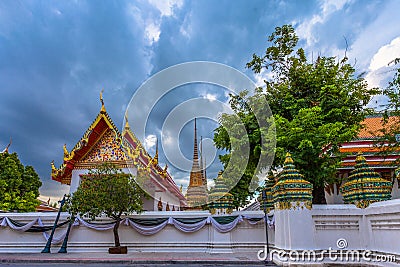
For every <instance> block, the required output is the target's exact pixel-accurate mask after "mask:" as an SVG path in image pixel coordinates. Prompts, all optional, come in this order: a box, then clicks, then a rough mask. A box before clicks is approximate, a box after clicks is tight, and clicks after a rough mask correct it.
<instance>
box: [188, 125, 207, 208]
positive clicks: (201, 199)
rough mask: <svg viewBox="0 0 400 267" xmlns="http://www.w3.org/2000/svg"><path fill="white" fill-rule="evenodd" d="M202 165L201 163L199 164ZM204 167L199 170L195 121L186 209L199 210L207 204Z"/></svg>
mask: <svg viewBox="0 0 400 267" xmlns="http://www.w3.org/2000/svg"><path fill="white" fill-rule="evenodd" d="M201 164H202V165H203V163H201ZM203 169H204V170H205V167H204V166H202V167H201V168H200V164H199V151H198V144H197V127H196V119H195V120H194V145H193V165H192V170H191V171H190V181H189V186H188V189H187V192H186V198H187V204H188V207H187V209H189V210H201V209H202V207H204V206H205V205H206V204H207V200H208V194H207V178H206V177H205V175H206V174H205V171H204V170H203Z"/></svg>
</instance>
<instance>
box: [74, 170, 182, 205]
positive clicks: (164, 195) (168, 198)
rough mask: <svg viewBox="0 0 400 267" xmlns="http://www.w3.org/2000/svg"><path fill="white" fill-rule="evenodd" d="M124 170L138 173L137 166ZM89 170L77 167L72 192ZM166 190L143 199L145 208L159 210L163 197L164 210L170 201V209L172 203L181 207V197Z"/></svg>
mask: <svg viewBox="0 0 400 267" xmlns="http://www.w3.org/2000/svg"><path fill="white" fill-rule="evenodd" d="M122 171H123V172H125V173H129V172H131V173H132V174H133V175H135V174H136V171H137V170H136V168H131V169H128V168H123V169H122ZM88 172H89V170H87V169H75V170H73V171H72V177H71V187H70V193H74V192H75V191H76V190H77V189H78V187H79V184H80V180H81V178H80V175H82V174H87V173H88ZM163 189H164V190H165V191H163V192H157V191H156V192H155V193H154V194H155V198H150V199H143V208H144V210H148V211H157V210H158V208H157V204H158V200H159V199H160V196H161V199H162V202H163V210H164V211H165V207H166V204H167V203H169V205H170V209H172V205H174V206H175V210H176V209H177V208H178V207H180V201H179V199H178V198H177V197H176V196H175V195H174V194H172V193H171V192H170V191H168V190H167V189H166V188H163Z"/></svg>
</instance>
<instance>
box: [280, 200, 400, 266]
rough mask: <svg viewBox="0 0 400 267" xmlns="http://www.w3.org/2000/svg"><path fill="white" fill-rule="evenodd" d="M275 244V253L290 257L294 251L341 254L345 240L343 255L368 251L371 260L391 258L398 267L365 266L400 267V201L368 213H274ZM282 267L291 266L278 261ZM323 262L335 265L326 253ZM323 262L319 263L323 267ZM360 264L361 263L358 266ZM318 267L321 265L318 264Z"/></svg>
mask: <svg viewBox="0 0 400 267" xmlns="http://www.w3.org/2000/svg"><path fill="white" fill-rule="evenodd" d="M275 216H276V219H275V222H276V226H275V227H276V237H275V238H276V243H275V247H274V248H275V249H276V250H281V251H284V252H285V253H286V255H288V253H290V252H291V251H297V252H299V253H301V252H303V251H304V250H313V251H315V252H316V253H317V255H318V253H320V252H321V251H322V250H328V249H329V248H332V249H333V250H338V252H340V250H339V248H338V247H337V241H338V239H345V240H346V241H347V247H346V248H344V249H343V251H344V252H345V251H349V250H357V251H360V252H362V251H365V250H369V251H371V253H372V257H374V256H377V255H378V256H379V255H389V256H392V255H394V257H396V258H397V262H395V263H389V262H385V263H378V262H365V261H361V263H363V264H367V265H371V266H400V199H394V200H389V201H384V202H378V203H373V204H371V205H370V206H369V207H368V208H366V209H359V208H357V207H355V206H354V205H313V208H312V210H311V211H309V210H290V211H288V210H280V211H277V210H276V211H275ZM275 256H276V254H275V255H274V261H275V262H276V263H278V264H280V265H289V263H290V261H286V260H285V261H282V260H280V259H279V257H275ZM324 259H325V260H324V261H323V262H332V261H330V259H329V256H328V255H327V253H325V257H324ZM294 263H297V264H302V265H305V266H312V265H313V264H315V262H314V263H313V262H298V261H292V262H291V264H294ZM320 263H321V262H319V264H320ZM332 263H335V264H345V265H351V263H352V264H355V263H357V262H351V263H350V262H340V261H334V262H332ZM358 264H359V263H358ZM316 265H318V264H316Z"/></svg>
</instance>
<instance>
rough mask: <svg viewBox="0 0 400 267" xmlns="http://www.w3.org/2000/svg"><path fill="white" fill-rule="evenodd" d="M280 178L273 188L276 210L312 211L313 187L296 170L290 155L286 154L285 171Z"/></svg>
mask: <svg viewBox="0 0 400 267" xmlns="http://www.w3.org/2000/svg"><path fill="white" fill-rule="evenodd" d="M278 178H279V180H278V182H277V183H276V184H275V186H274V187H273V188H272V196H273V199H274V203H275V204H274V205H275V209H277V210H283V209H292V208H293V209H296V208H307V209H311V207H312V189H313V186H312V184H311V183H310V182H308V181H306V180H304V176H303V175H302V174H300V173H299V171H298V170H296V169H295V166H294V162H293V159H292V156H291V155H290V153H287V154H286V159H285V162H284V164H283V171H282V172H281V173H280V174H279V176H278Z"/></svg>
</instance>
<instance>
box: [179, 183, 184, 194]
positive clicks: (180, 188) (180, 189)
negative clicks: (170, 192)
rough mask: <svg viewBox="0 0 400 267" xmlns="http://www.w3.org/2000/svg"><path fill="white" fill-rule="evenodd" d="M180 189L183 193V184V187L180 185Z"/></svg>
mask: <svg viewBox="0 0 400 267" xmlns="http://www.w3.org/2000/svg"><path fill="white" fill-rule="evenodd" d="M179 191H181V193H182V192H183V185H182V184H181V187H179Z"/></svg>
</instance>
